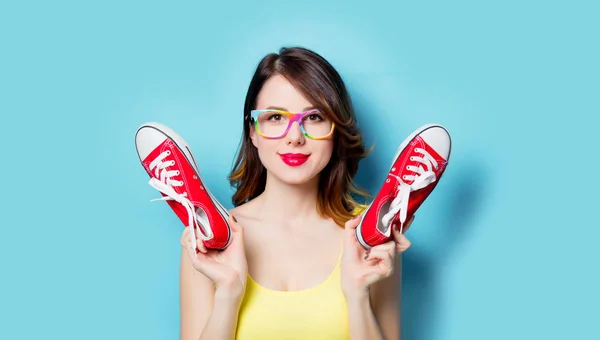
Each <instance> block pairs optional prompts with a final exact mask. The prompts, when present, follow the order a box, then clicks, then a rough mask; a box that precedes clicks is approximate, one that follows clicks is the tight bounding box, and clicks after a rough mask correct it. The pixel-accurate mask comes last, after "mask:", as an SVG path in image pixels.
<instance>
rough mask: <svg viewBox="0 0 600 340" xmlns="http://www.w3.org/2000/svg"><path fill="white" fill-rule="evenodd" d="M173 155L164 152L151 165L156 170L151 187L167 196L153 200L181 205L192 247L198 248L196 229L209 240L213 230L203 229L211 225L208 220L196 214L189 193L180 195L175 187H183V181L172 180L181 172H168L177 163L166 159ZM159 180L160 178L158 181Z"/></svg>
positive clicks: (203, 237) (204, 238)
mask: <svg viewBox="0 0 600 340" xmlns="http://www.w3.org/2000/svg"><path fill="white" fill-rule="evenodd" d="M170 154H171V152H170V151H168V150H167V151H164V152H162V153H161V154H160V155H158V157H156V159H154V160H153V161H152V162H151V163H150V170H151V171H152V170H154V175H155V177H156V178H155V177H152V178H150V182H148V184H150V186H151V187H153V188H155V189H156V190H158V191H160V192H162V193H163V194H165V195H166V196H163V197H162V198H156V199H153V200H151V202H154V201H165V200H174V201H176V202H178V203H179V204H181V205H182V206H183V207H184V208H185V210H187V214H188V227H189V228H190V231H191V232H190V238H191V242H192V246H193V247H194V248H196V246H197V244H196V231H195V230H196V228H198V230H199V231H200V238H201V239H203V240H208V239H211V238H212V237H213V234H212V230H211V229H210V228H206V229H204V228H202V225H206V226H207V225H209V223H208V219H207V218H206V217H204V216H201V215H199V214H197V213H196V209H195V207H194V205H193V204H192V202H191V201H190V200H189V199H188V198H187V192H184V193H182V194H178V193H177V192H176V191H175V189H174V188H173V187H180V186H182V185H183V181H177V180H174V179H172V178H171V177H173V176H178V175H179V170H168V169H167V167H169V166H172V165H175V161H173V160H170V161H167V160H165V158H166V157H167V156H169V155H170ZM157 178H160V180H159V179H157Z"/></svg>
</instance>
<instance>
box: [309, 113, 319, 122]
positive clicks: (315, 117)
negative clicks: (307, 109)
mask: <svg viewBox="0 0 600 340" xmlns="http://www.w3.org/2000/svg"><path fill="white" fill-rule="evenodd" d="M307 118H308V120H317V121H318V120H323V117H321V116H320V115H318V114H316V113H313V114H311V115H308V117H307Z"/></svg>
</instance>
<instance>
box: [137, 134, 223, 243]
mask: <svg viewBox="0 0 600 340" xmlns="http://www.w3.org/2000/svg"><path fill="white" fill-rule="evenodd" d="M135 146H136V149H137V153H138V156H139V158H140V161H141V162H142V166H143V167H144V169H145V170H146V172H147V173H148V175H150V182H149V184H150V185H151V186H152V187H153V188H155V189H157V190H158V191H160V193H161V194H162V196H163V197H162V198H158V199H154V200H152V201H156V200H165V201H167V203H168V204H169V206H171V208H172V209H173V211H174V212H175V213H176V214H177V216H178V217H179V219H180V220H181V222H183V224H184V225H185V226H186V227H192V228H191V229H190V230H191V233H190V235H191V238H192V240H191V241H192V243H193V245H194V247H196V237H199V238H200V239H202V241H203V244H204V245H205V246H206V248H210V249H225V248H226V247H227V246H228V245H229V243H230V242H231V228H230V226H229V223H228V221H227V218H228V217H229V213H228V212H227V210H226V209H225V208H223V206H222V205H221V204H220V203H219V202H218V201H217V199H216V198H215V197H214V196H213V195H212V194H211V193H210V191H209V190H208V188H206V186H205V185H204V184H203V183H202V178H201V177H200V171H198V166H197V165H196V161H195V160H194V156H193V155H192V151H191V150H190V147H189V146H188V144H187V143H186V142H185V141H184V140H183V138H181V137H180V136H179V135H178V134H177V133H175V131H173V130H171V129H169V128H168V127H166V126H164V125H162V124H159V123H146V124H144V125H142V126H141V127H140V128H139V129H138V130H137V132H136V134H135ZM196 228H198V231H199V235H198V236H196V233H197V232H198V231H196Z"/></svg>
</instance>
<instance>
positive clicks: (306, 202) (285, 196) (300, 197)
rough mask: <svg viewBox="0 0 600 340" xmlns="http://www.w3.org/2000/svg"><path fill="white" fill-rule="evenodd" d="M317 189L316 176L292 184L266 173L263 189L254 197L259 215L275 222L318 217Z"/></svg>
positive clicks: (317, 181) (298, 220)
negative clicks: (309, 179) (298, 183)
mask: <svg viewBox="0 0 600 340" xmlns="http://www.w3.org/2000/svg"><path fill="white" fill-rule="evenodd" d="M318 190H319V178H318V177H315V178H313V179H312V180H311V181H309V182H307V183H303V184H301V185H293V184H288V183H284V182H282V181H280V180H279V179H277V178H275V177H274V176H269V175H267V182H266V185H265V191H264V192H263V193H262V194H260V195H259V196H258V197H257V199H256V200H257V201H258V202H256V203H258V204H257V208H258V212H259V216H261V218H264V219H268V220H270V221H275V222H277V221H281V222H284V221H285V222H294V221H297V222H302V221H305V220H307V219H315V218H318V213H317V194H318Z"/></svg>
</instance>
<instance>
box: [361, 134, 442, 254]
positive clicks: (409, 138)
mask: <svg viewBox="0 0 600 340" xmlns="http://www.w3.org/2000/svg"><path fill="white" fill-rule="evenodd" d="M434 127H436V128H442V129H444V130H445V131H446V132H447V133H448V130H447V129H446V128H445V127H443V126H442V125H439V124H425V125H423V126H421V127H420V128H418V129H416V130H414V131H413V132H412V133H411V134H410V135H409V136H408V137H406V138H405V139H404V141H403V142H402V143H401V144H400V146H399V147H398V150H397V151H396V155H394V158H393V159H392V164H390V167H389V170H388V172H389V171H391V170H392V167H393V166H394V163H396V160H397V159H398V157H399V156H400V154H401V153H402V151H403V150H404V149H405V148H406V147H407V146H408V144H410V142H411V141H412V140H413V139H415V137H417V136H418V135H420V134H422V133H423V132H425V131H426V130H428V129H431V128H434ZM448 134H449V133H448ZM450 150H452V147H450ZM446 161H450V153H448V159H447V160H446ZM382 186H383V185H382ZM380 190H381V189H380ZM378 194H379V193H378ZM375 197H377V196H375ZM370 209H371V204H369V206H368V207H367V209H365V211H364V212H363V213H362V214H361V215H362V216H364V215H366V214H367V212H369V210H370ZM377 217H378V218H379V216H377ZM361 231H362V217H361V221H360V222H359V224H358V227H356V229H355V235H356V239H357V240H358V243H360V244H361V245H362V246H363V247H364V248H365V249H371V248H372V247H371V246H370V245H368V244H367V242H365V240H364V238H363V237H362V232H361ZM390 232H391V228H388V230H387V232H386V234H385V236H389V235H388V233H390Z"/></svg>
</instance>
